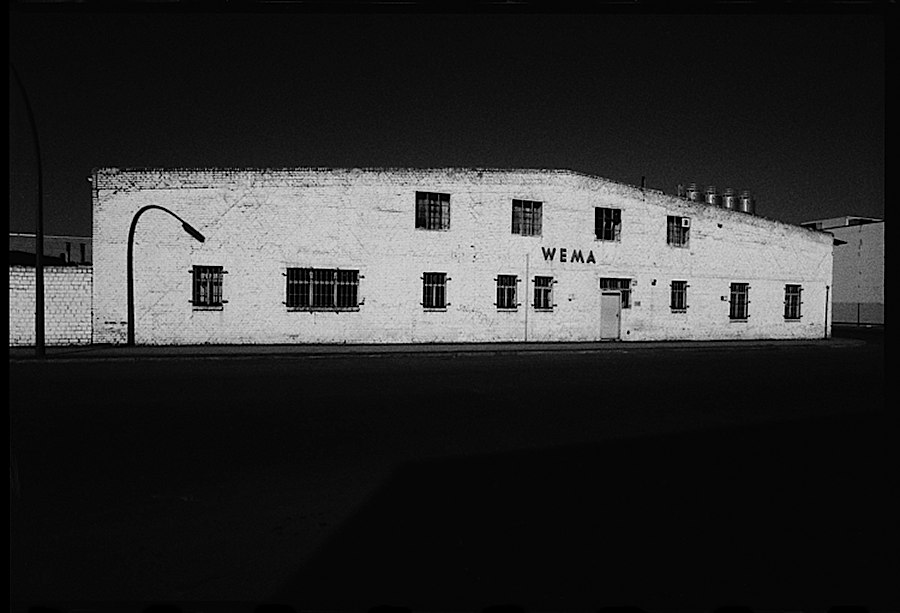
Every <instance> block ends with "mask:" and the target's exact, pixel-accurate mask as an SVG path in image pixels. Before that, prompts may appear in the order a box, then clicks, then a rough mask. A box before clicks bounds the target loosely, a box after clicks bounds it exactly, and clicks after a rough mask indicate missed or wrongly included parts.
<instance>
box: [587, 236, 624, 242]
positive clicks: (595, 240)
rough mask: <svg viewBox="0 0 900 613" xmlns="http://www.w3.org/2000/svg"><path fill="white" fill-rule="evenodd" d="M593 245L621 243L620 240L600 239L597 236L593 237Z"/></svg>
mask: <svg viewBox="0 0 900 613" xmlns="http://www.w3.org/2000/svg"><path fill="white" fill-rule="evenodd" d="M594 242H595V243H621V242H622V239H621V238H600V237H599V236H594Z"/></svg>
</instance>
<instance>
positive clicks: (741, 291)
mask: <svg viewBox="0 0 900 613" xmlns="http://www.w3.org/2000/svg"><path fill="white" fill-rule="evenodd" d="M749 295H750V285H749V284H747V283H732V284H731V300H730V303H731V306H730V308H729V310H728V317H729V318H730V319H747V317H748V315H749V304H750V301H749V300H748V298H749Z"/></svg>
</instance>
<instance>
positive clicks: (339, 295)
mask: <svg viewBox="0 0 900 613" xmlns="http://www.w3.org/2000/svg"><path fill="white" fill-rule="evenodd" d="M285 305H286V306H287V307H288V308H289V309H305V310H340V309H357V308H359V271H358V270H339V269H332V268H288V269H287V296H286V300H285Z"/></svg>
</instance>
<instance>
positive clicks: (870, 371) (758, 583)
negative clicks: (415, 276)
mask: <svg viewBox="0 0 900 613" xmlns="http://www.w3.org/2000/svg"><path fill="white" fill-rule="evenodd" d="M884 374H885V373H884V344H883V337H882V336H879V335H874V336H864V337H861V338H859V339H858V340H857V341H854V342H845V343H839V344H830V343H827V342H823V343H822V344H821V345H819V346H816V345H809V344H806V345H802V346H797V347H791V346H777V347H767V346H744V345H741V344H740V343H737V344H733V345H723V346H719V347H715V348H709V347H704V348H668V349H667V348H665V347H654V348H640V347H635V348H633V349H632V348H628V347H620V348H617V349H616V350H610V351H596V352H588V353H579V352H558V353H541V354H533V355H474V356H473V355H466V356H455V355H452V354H445V355H436V356H429V355H418V356H416V355H404V356H390V355H383V356H379V357H362V358H361V357H358V356H356V357H354V356H349V357H348V356H343V357H334V358H325V359H307V358H279V357H277V356H263V357H252V358H243V359H232V360H228V359H217V360H204V359H178V360H121V361H116V360H108V361H96V362H84V363H79V362H78V361H69V362H65V363H52V362H46V363H40V362H33V363H12V362H11V363H10V424H11V438H12V440H13V448H14V449H15V452H16V459H17V463H18V468H19V477H20V483H21V497H20V498H19V499H18V500H16V501H15V502H12V501H11V506H10V513H11V514H10V546H11V549H10V597H11V601H14V602H22V603H28V602H46V601H66V602H86V601H92V602H95V601H112V600H116V601H139V602H146V601H210V600H212V601H248V602H260V601H277V602H290V603H293V604H294V605H295V606H298V607H306V608H309V607H312V608H319V609H330V608H344V609H346V608H355V609H358V610H359V609H365V608H368V607H370V606H372V605H374V604H379V603H389V604H397V605H403V606H408V607H411V608H414V609H441V610H446V609H448V608H455V609H457V610H477V609H481V608H483V607H485V606H488V605H492V604H502V603H515V604H519V605H522V606H524V607H527V608H530V609H556V610H572V609H596V608H597V607H599V606H604V605H620V604H632V605H638V606H643V607H645V608H648V609H650V608H657V609H672V608H679V609H685V608H691V607H699V608H705V609H706V610H709V607H711V606H715V605H720V604H733V603H738V604H746V605H749V606H754V607H757V608H767V607H768V608H785V607H787V608H794V610H800V609H803V608H807V609H808V608H810V607H821V608H826V607H828V606H832V605H835V604H848V603H852V604H866V605H869V606H873V607H878V606H888V605H891V604H893V603H897V602H898V599H897V592H896V589H895V588H894V582H893V581H892V579H893V578H894V577H895V576H896V575H898V574H900V573H898V572H897V571H900V564H898V553H897V552H898V551H900V537H898V528H897V522H896V517H900V505H898V503H897V501H896V500H895V498H896V496H895V495H894V494H895V492H896V491H897V485H898V480H897V476H896V469H895V468H894V467H895V466H897V465H900V463H898V462H896V460H897V459H898V458H897V455H898V454H897V446H896V429H895V428H894V424H893V421H892V420H891V419H890V418H889V413H888V412H887V411H886V410H885V406H884V405H885V397H884Z"/></svg>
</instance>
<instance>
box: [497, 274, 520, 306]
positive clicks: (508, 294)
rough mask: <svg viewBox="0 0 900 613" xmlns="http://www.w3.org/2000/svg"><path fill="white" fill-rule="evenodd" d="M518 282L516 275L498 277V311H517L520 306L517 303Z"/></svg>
mask: <svg viewBox="0 0 900 613" xmlns="http://www.w3.org/2000/svg"><path fill="white" fill-rule="evenodd" d="M518 281H519V280H518V277H517V276H516V275H497V308H498V309H515V308H517V307H518V306H519V304H518V302H516V287H517V285H518Z"/></svg>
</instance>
